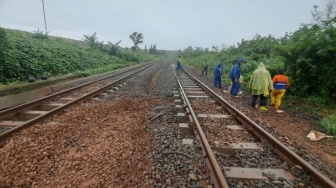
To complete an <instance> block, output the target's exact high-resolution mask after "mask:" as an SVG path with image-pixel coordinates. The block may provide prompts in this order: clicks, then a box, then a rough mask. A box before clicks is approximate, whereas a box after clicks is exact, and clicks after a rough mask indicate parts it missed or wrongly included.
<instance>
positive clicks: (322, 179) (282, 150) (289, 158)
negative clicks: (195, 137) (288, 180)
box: [184, 70, 336, 188]
mask: <svg viewBox="0 0 336 188" xmlns="http://www.w3.org/2000/svg"><path fill="white" fill-rule="evenodd" d="M184 71H185V70H184ZM185 73H186V74H187V75H189V76H190V77H191V78H192V79H193V80H195V81H196V82H197V83H198V84H199V86H200V87H202V88H203V89H204V90H205V91H206V92H207V93H208V94H209V95H211V96H212V97H213V98H214V99H215V100H216V101H217V102H219V103H220V104H221V105H222V106H225V107H226V110H227V111H229V112H230V113H231V114H232V115H233V116H234V117H235V118H236V119H237V120H238V121H240V122H241V123H242V124H243V125H246V126H247V127H248V129H249V130H250V131H251V132H252V133H253V134H255V135H256V136H257V137H258V138H259V139H260V140H263V141H268V142H270V143H271V144H272V145H273V147H274V152H275V153H276V154H278V155H279V157H280V158H282V159H283V160H284V161H286V162H289V163H290V164H292V165H299V166H301V167H302V168H303V169H305V170H306V171H308V172H309V173H310V174H311V175H312V176H313V177H314V178H315V180H316V181H317V182H318V183H320V184H321V185H322V186H323V187H326V188H327V187H328V188H329V187H330V188H335V187H336V183H335V182H333V181H331V180H330V179H329V178H328V177H327V176H325V175H324V174H322V173H321V172H319V171H318V170H317V169H316V168H314V167H313V166H312V165H311V164H309V163H308V162H307V161H305V160H304V159H303V158H301V157H300V156H299V155H297V154H296V153H295V152H293V151H291V150H290V149H289V148H288V147H286V146H285V145H284V144H283V143H281V142H280V141H279V140H277V139H276V138H275V137H274V136H273V135H271V134H270V133H268V132H267V131H265V130H264V129H263V128H262V127H260V126H259V125H258V124H257V123H255V122H254V121H252V120H251V119H250V118H248V117H247V116H245V115H244V114H243V113H242V112H240V111H239V110H238V109H236V108H235V107H233V106H232V105H230V104H229V103H228V102H227V101H226V100H224V99H223V98H222V97H220V96H219V95H218V94H216V93H215V92H214V91H213V90H211V89H210V88H209V87H208V86H206V85H205V84H203V83H202V82H201V81H200V80H198V79H197V78H196V77H195V76H193V75H192V74H191V73H189V72H188V71H185Z"/></svg>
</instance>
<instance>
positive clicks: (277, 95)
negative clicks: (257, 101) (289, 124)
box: [271, 70, 289, 113]
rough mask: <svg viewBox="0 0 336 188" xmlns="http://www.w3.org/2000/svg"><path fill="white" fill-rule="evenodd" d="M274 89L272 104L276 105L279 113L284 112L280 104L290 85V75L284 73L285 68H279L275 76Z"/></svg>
mask: <svg viewBox="0 0 336 188" xmlns="http://www.w3.org/2000/svg"><path fill="white" fill-rule="evenodd" d="M272 81H273V87H274V89H273V91H272V93H271V98H272V104H271V105H272V106H274V108H275V110H276V112H277V113H282V112H283V111H282V110H280V109H279V108H280V105H281V101H282V97H283V96H284V95H285V93H286V89H287V88H288V87H289V81H288V77H287V76H285V75H284V73H283V70H279V71H278V74H277V75H275V76H274V77H273V80H272Z"/></svg>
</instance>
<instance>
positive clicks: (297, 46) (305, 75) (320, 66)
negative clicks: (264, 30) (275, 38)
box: [279, 3, 336, 102]
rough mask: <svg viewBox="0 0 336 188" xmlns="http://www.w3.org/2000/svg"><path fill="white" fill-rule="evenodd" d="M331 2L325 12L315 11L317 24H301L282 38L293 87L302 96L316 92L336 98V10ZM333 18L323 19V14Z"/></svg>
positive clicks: (282, 53) (281, 50) (325, 96)
mask: <svg viewBox="0 0 336 188" xmlns="http://www.w3.org/2000/svg"><path fill="white" fill-rule="evenodd" d="M331 5H333V4H332V3H331V4H329V5H328V6H327V7H329V8H328V9H327V10H328V11H331V12H329V13H328V12H327V13H325V14H326V15H329V16H323V15H324V14H322V13H318V12H317V7H315V12H313V16H314V18H315V20H317V21H319V22H318V23H316V24H310V25H302V27H301V28H300V29H299V30H297V31H296V32H294V33H293V34H292V35H290V36H289V37H288V36H287V37H286V38H285V39H284V40H283V41H284V44H283V45H282V46H281V47H280V49H279V53H280V54H281V55H282V56H283V57H284V59H285V66H286V67H287V70H288V74H289V75H290V76H291V78H292V85H293V88H292V90H293V91H295V93H296V94H297V95H299V96H310V95H316V96H320V97H322V98H325V99H331V100H332V99H333V100H334V102H335V98H336V93H335V91H336V84H334V83H335V82H334V79H333V78H334V77H335V76H336V73H335V72H336V46H335V43H336V28H335V21H336V20H335V14H334V15H333V17H332V18H330V15H331V14H332V10H333V9H332V8H330V6H331ZM324 17H325V18H326V19H327V18H330V19H327V20H325V19H323V18H324Z"/></svg>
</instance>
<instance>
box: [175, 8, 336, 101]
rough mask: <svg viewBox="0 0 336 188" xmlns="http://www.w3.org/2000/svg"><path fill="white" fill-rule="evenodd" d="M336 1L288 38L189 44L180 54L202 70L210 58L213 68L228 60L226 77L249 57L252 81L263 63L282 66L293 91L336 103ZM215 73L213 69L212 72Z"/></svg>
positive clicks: (247, 65)
mask: <svg viewBox="0 0 336 188" xmlns="http://www.w3.org/2000/svg"><path fill="white" fill-rule="evenodd" d="M333 7H334V4H333V3H330V4H329V5H328V6H327V12H319V11H318V10H317V9H318V8H317V7H315V11H313V16H314V18H315V20H316V23H312V24H305V25H302V26H301V28H299V29H298V30H297V31H295V32H294V33H290V34H288V33H286V35H285V36H284V37H281V38H278V39H277V38H275V37H273V36H271V35H269V36H260V35H258V34H256V36H255V37H254V38H253V39H251V40H244V39H242V41H241V42H240V43H238V45H237V46H230V47H224V48H223V49H221V50H218V47H213V50H212V51H209V50H208V49H202V48H195V49H193V48H192V47H188V48H187V49H184V50H183V51H180V54H181V55H182V56H183V57H184V63H187V64H190V65H192V66H195V67H197V68H198V69H199V70H201V69H202V68H203V66H204V65H205V60H208V61H209V70H212V68H213V67H214V66H215V65H216V64H217V63H218V62H219V61H220V59H224V72H225V74H224V76H223V78H227V77H228V76H227V75H228V73H229V71H230V69H231V67H232V65H233V64H234V63H235V62H236V61H237V59H238V58H239V57H243V58H244V59H245V63H244V65H243V67H242V73H243V75H244V77H245V80H246V81H248V80H249V78H250V75H251V74H252V72H253V71H254V70H255V69H256V68H257V66H258V65H259V63H261V62H263V63H265V65H266V68H267V69H268V70H269V71H270V72H271V74H272V75H275V74H276V72H277V71H278V69H284V70H285V73H286V74H287V75H288V76H289V77H290V81H291V85H292V86H291V88H290V90H289V91H290V92H291V93H292V94H295V95H296V96H318V97H319V98H320V99H322V101H325V102H326V101H329V102H330V101H332V102H336V101H335V99H336V92H335V91H336V84H335V81H334V79H333V78H334V77H335V76H336V45H335V44H336V14H335V12H334V11H333ZM210 73H211V71H210Z"/></svg>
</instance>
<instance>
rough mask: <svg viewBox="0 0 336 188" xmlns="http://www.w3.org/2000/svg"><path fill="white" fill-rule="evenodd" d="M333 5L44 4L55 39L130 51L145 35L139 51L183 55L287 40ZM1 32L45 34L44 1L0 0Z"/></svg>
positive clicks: (116, 0) (229, 0) (266, 0)
mask: <svg viewBox="0 0 336 188" xmlns="http://www.w3.org/2000/svg"><path fill="white" fill-rule="evenodd" d="M328 2H329V0H44V5H45V12H46V20H47V28H48V31H50V33H49V34H50V35H53V36H61V37H65V38H72V39H82V38H83V35H84V34H85V35H87V34H89V35H91V34H93V33H94V32H97V36H98V40H100V41H101V40H103V41H104V43H106V42H107V41H111V42H112V43H116V42H118V41H119V40H122V42H121V43H120V46H122V47H131V46H132V44H133V43H132V41H131V39H130V38H129V36H130V35H131V34H132V33H133V32H138V33H142V34H143V36H144V42H143V43H142V44H140V45H139V46H140V47H141V48H144V47H145V45H147V48H149V46H150V45H154V44H156V45H157V48H158V49H165V50H178V49H185V48H187V47H188V46H192V47H202V48H209V49H211V47H212V46H219V47H222V45H223V44H225V45H227V46H230V45H236V44H237V43H238V42H240V41H241V39H242V38H244V39H246V40H249V39H252V38H253V37H254V36H255V34H256V33H258V34H260V35H261V36H267V35H268V34H271V35H273V36H274V37H277V38H278V37H282V36H284V35H285V33H286V32H293V31H295V30H297V29H298V28H299V27H300V24H301V23H311V22H312V21H313V19H312V16H311V10H313V5H318V6H319V9H320V10H324V9H325V5H326V4H327V3H328ZM0 27H3V28H11V29H19V30H24V31H29V32H33V31H37V29H40V30H43V31H44V30H45V29H44V28H45V27H44V18H43V8H42V0H0Z"/></svg>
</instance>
